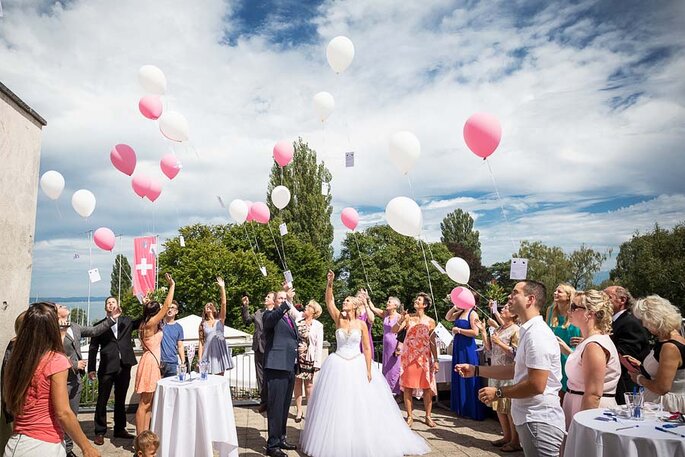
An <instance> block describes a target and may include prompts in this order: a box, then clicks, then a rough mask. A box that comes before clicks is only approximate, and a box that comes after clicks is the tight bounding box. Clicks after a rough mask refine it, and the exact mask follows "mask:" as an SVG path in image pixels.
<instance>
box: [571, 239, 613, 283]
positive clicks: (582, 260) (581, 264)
mask: <svg viewBox="0 0 685 457" xmlns="http://www.w3.org/2000/svg"><path fill="white" fill-rule="evenodd" d="M609 255H611V251H607V252H605V253H603V254H602V253H601V252H598V251H595V250H594V249H592V248H590V247H588V246H586V245H585V244H581V245H580V248H579V249H576V250H575V251H573V252H572V253H571V255H570V256H569V257H568V262H569V267H570V271H569V279H568V282H569V284H571V285H572V286H573V287H575V288H576V289H577V290H585V289H588V288H590V287H592V285H593V283H594V281H593V280H594V277H595V274H596V273H597V272H598V271H599V270H600V268H602V264H603V263H604V261H605V260H606V259H607V258H608V257H609Z"/></svg>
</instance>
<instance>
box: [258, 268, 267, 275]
mask: <svg viewBox="0 0 685 457" xmlns="http://www.w3.org/2000/svg"><path fill="white" fill-rule="evenodd" d="M259 271H261V272H262V276H266V267H259Z"/></svg>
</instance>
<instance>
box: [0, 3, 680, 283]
mask: <svg viewBox="0 0 685 457" xmlns="http://www.w3.org/2000/svg"><path fill="white" fill-rule="evenodd" d="M675 3H678V2H675ZM51 4H52V3H51V2H50V3H48V2H22V3H21V4H19V5H8V4H5V5H4V6H5V17H4V18H3V19H2V22H1V25H2V28H0V79H2V81H3V82H4V83H5V84H6V85H7V86H8V87H10V89H12V90H13V91H15V92H16V93H17V94H18V95H19V96H20V97H22V98H23V99H24V100H25V101H26V102H27V103H29V105H31V106H32V107H33V108H34V109H36V110H37V111H38V112H39V113H40V114H41V115H43V116H44V117H45V118H46V119H47V120H48V126H47V128H46V129H45V131H44V141H43V152H42V169H43V171H45V170H47V169H51V168H52V169H57V170H60V171H62V172H63V174H64V175H65V177H66V179H67V191H66V192H65V197H67V198H63V199H62V200H61V201H60V202H59V205H60V208H61V210H62V213H63V217H62V218H56V217H54V213H55V211H54V208H53V207H52V206H51V204H48V202H47V201H46V199H44V198H43V197H42V196H41V197H40V198H39V212H38V230H37V236H38V239H39V240H43V241H46V242H48V241H54V240H62V242H63V243H64V244H65V245H66V246H68V245H69V243H73V245H74V246H77V245H79V243H80V242H81V241H80V240H81V238H80V237H81V235H80V233H82V232H84V231H85V230H87V229H89V228H96V227H97V226H100V225H107V226H110V227H111V228H112V229H113V230H114V231H115V232H117V233H124V234H125V235H126V236H127V237H130V236H134V235H137V234H144V233H152V232H162V233H173V231H174V230H175V228H176V227H178V226H179V225H184V224H188V223H191V222H194V221H203V222H211V221H222V220H224V219H223V218H224V213H223V212H222V210H221V208H220V207H219V206H218V204H217V202H216V198H215V197H216V195H221V196H222V197H223V198H224V200H225V201H230V200H231V199H233V198H245V199H249V200H264V198H265V193H266V184H267V178H268V173H269V170H270V167H271V163H272V162H271V152H270V151H271V148H272V146H273V144H274V143H275V142H276V141H277V140H279V139H282V138H292V139H294V138H296V137H298V136H302V137H303V138H304V139H305V140H306V141H309V142H310V144H311V145H312V146H313V147H314V148H315V149H317V150H318V151H319V153H320V155H321V156H322V157H324V158H325V159H326V162H327V164H330V166H331V169H332V172H333V174H334V181H333V183H332V184H333V188H332V191H333V195H334V205H335V208H336V212H334V224H335V226H336V237H338V239H339V236H340V235H341V230H340V228H341V225H340V222H339V218H338V214H337V212H338V211H339V210H340V209H341V208H342V207H344V206H356V207H361V206H364V207H372V208H384V207H385V204H386V203H387V202H388V201H389V200H390V199H391V198H393V197H395V196H397V195H413V196H414V197H415V198H416V199H417V200H419V201H421V202H423V203H424V208H425V212H426V224H427V230H428V232H429V238H430V239H433V240H437V239H439V234H438V233H437V232H438V231H439V222H440V219H441V218H442V217H443V216H444V215H445V214H447V213H448V212H449V211H451V210H452V209H454V207H455V206H457V205H458V206H459V207H461V208H462V209H464V210H466V211H469V212H470V213H472V214H474V215H475V216H476V217H479V215H482V213H483V212H484V211H490V210H497V209H498V207H499V203H498V201H497V199H495V198H494V196H493V195H492V194H493V192H494V189H493V185H492V181H491V179H490V175H489V172H488V169H487V167H486V166H485V165H484V163H483V161H482V160H480V159H479V158H477V157H475V156H474V155H473V154H471V153H470V152H468V151H467V150H466V147H465V145H464V143H463V140H462V139H461V132H462V127H463V123H464V121H465V120H466V118H467V117H468V116H469V115H470V114H472V113H473V112H476V111H489V112H492V113H494V114H496V115H497V116H498V117H499V118H500V119H501V121H502V124H503V127H504V137H503V140H502V144H501V145H500V148H499V149H498V151H497V152H496V153H495V154H494V155H493V156H492V157H491V159H489V161H490V162H491V167H492V170H493V173H494V175H495V177H496V178H497V184H498V187H499V191H500V193H501V195H502V197H503V201H504V204H505V208H506V210H507V213H508V215H509V216H510V217H511V218H512V226H513V228H512V233H513V234H512V236H513V237H514V238H515V239H521V238H525V239H543V240H546V241H548V242H549V243H551V244H558V245H562V246H565V247H572V246H574V245H577V244H579V242H578V243H577V242H576V241H577V240H580V241H586V242H590V241H591V240H596V242H597V243H598V246H604V245H606V246H609V245H611V246H616V243H618V242H620V240H621V239H623V238H621V237H620V236H617V232H616V231H611V230H610V231H609V232H610V233H609V234H607V236H606V237H603V238H601V239H600V238H594V237H593V234H594V235H596V236H599V235H598V234H597V232H598V230H596V227H595V226H594V225H593V224H600V226H601V227H605V226H606V225H607V224H610V222H611V221H613V222H614V223H616V222H617V221H616V219H615V218H616V217H617V215H616V214H615V213H609V214H605V215H602V214H599V215H598V214H590V213H587V214H585V213H583V212H582V209H581V210H580V213H578V212H577V210H578V208H579V206H577V205H576V202H578V201H581V202H583V204H587V202H588V201H590V200H597V201H601V200H604V199H606V198H608V197H610V196H616V195H644V196H657V195H659V196H660V197H658V198H657V199H655V200H650V202H652V203H649V204H647V203H646V204H644V206H640V205H635V206H636V207H639V208H640V211H644V214H645V216H644V219H645V220H644V221H643V220H642V218H641V217H639V215H638V214H634V215H633V217H632V218H630V219H628V220H625V221H624V222H623V224H620V225H622V226H624V227H625V230H626V231H627V232H626V233H628V234H629V233H632V231H633V230H634V229H636V228H644V227H647V226H648V225H649V224H648V225H645V223H646V221H651V222H650V224H651V223H653V222H654V221H659V222H662V220H663V221H664V224H665V225H668V224H669V223H672V221H673V220H674V219H677V215H675V214H674V213H673V212H669V211H668V205H671V207H672V208H679V209H682V205H681V203H682V202H681V200H679V198H680V194H682V193H683V185H682V182H683V178H684V177H685V176H684V174H683V171H682V170H683V169H685V168H684V166H685V158H684V157H685V156H684V155H683V154H682V143H683V139H684V138H685V129H684V128H683V125H685V123H684V121H685V109H683V106H685V103H684V102H685V100H684V98H685V90H684V89H685V82H683V80H682V78H681V76H682V72H683V69H684V66H685V59H684V58H683V55H682V51H681V48H680V47H679V46H680V45H681V43H682V30H684V29H685V27H676V26H675V25H680V23H681V22H682V16H679V15H678V14H677V13H678V11H679V8H681V7H680V6H678V5H673V6H669V7H668V8H663V10H661V9H660V10H659V11H656V10H655V11H651V10H649V9H648V10H646V11H645V12H640V17H641V20H642V22H640V23H635V24H632V25H630V26H626V25H621V22H620V20H621V17H622V16H621V15H622V14H626V13H625V11H624V10H623V9H621V10H620V11H619V10H618V9H617V10H616V11H613V10H611V11H609V12H608V14H607V12H606V11H602V10H600V9H599V8H600V7H595V8H596V9H597V11H598V12H599V13H604V14H606V17H603V18H600V19H598V20H593V19H592V17H591V15H590V17H585V18H583V19H580V20H577V21H575V22H573V21H570V19H571V18H573V17H577V16H578V15H579V14H580V12H582V11H584V10H586V9H587V8H588V4H593V5H594V3H592V2H590V3H588V4H584V3H580V4H576V5H568V4H567V3H566V2H556V3H553V4H550V5H549V6H546V7H544V8H541V10H540V11H539V12H538V14H537V15H533V14H525V15H524V14H523V13H521V11H522V10H523V9H526V8H529V7H530V8H532V6H533V5H534V4H533V3H532V2H500V3H493V2H480V3H477V4H476V5H469V6H468V7H467V6H463V5H461V4H458V3H456V2H452V1H447V0H441V1H438V2H430V4H428V5H427V4H425V2H423V3H421V2H395V1H391V0H384V1H380V0H379V1H374V2H365V1H361V0H356V1H349V2H333V1H331V2H326V3H324V4H323V5H321V6H320V7H319V9H318V13H319V15H318V16H317V17H316V18H315V20H314V21H315V24H316V26H317V31H318V34H319V37H320V41H319V42H317V43H315V44H314V45H308V44H305V45H299V46H285V47H284V46H279V45H274V44H273V43H271V42H270V41H269V39H268V36H270V35H269V33H272V32H273V31H274V30H277V29H279V28H280V27H281V26H282V25H283V24H282V23H280V22H279V21H283V19H282V18H281V16H276V17H273V18H271V19H270V20H269V21H267V23H265V24H263V26H262V29H263V31H264V34H262V35H260V34H258V33H257V34H251V35H249V36H242V37H239V38H237V40H236V42H235V43H236V44H235V45H234V46H227V45H226V44H223V40H224V37H225V35H226V34H227V33H232V32H235V30H236V26H235V24H234V23H232V22H231V21H230V20H228V19H227V18H230V17H231V15H232V14H233V13H234V12H235V11H237V10H238V9H237V6H236V2H223V1H219V0H207V1H204V2H202V7H198V6H197V5H196V4H193V3H192V2H181V1H180V0H174V1H168V0H165V1H161V0H157V1H152V0H151V1H146V2H137V1H133V0H123V1H119V2H109V1H106V0H89V1H75V2H69V3H68V4H66V5H65V6H61V5H60V4H55V6H50V5H51ZM36 5H40V8H38V9H36ZM46 5H48V6H46ZM460 5H461V6H460ZM543 5H544V3H543ZM613 8H615V9H616V8H623V6H620V7H619V6H616V5H614V6H613ZM634 8H641V6H634ZM599 13H598V14H599ZM636 14H637V13H636ZM679 17H681V19H678V18H679ZM567 22H568V24H566V23H567ZM642 23H644V26H642V25H641V24H642ZM641 27H643V28H641ZM645 30H649V32H650V33H649V34H646V33H645ZM338 34H347V35H349V36H350V37H351V38H352V39H353V41H354V43H355V47H356V51H357V53H356V57H355V61H354V63H353V64H352V66H351V67H350V69H349V70H348V71H347V72H345V73H344V74H343V75H341V76H340V77H336V76H335V75H334V74H333V73H332V71H330V69H329V68H328V67H327V64H326V61H325V54H324V49H325V45H326V43H327V41H328V40H329V39H330V38H332V37H333V36H335V35H338ZM550 37H552V38H550ZM562 38H563V39H562ZM660 46H661V47H663V46H668V47H670V48H671V51H670V52H671V55H670V58H668V59H665V60H663V61H661V62H660V63H659V64H658V65H654V66H652V67H650V66H649V65H648V64H643V65H641V66H640V67H639V68H638V69H637V70H635V69H633V70H631V71H629V72H626V74H628V75H629V76H626V77H623V78H619V80H618V83H617V85H621V86H622V87H620V88H617V89H614V90H603V89H606V87H607V86H608V85H609V84H608V83H607V80H608V78H609V77H610V76H611V75H612V74H614V73H616V72H617V71H618V70H620V69H626V68H628V69H631V68H633V67H634V66H635V62H636V61H639V60H640V59H641V58H643V57H644V56H645V55H648V54H649V52H651V51H652V50H653V49H655V48H658V47H660ZM524 54H525V57H517V56H519V55H524ZM148 63H151V64H155V65H158V66H159V67H160V68H162V69H163V70H164V72H165V73H166V76H167V78H168V81H169V96H168V97H167V105H168V106H169V107H171V108H173V109H177V110H179V111H181V112H183V113H184V114H185V116H186V117H187V118H188V120H189V123H190V128H191V137H192V145H193V146H194V148H195V149H196V150H197V152H198V154H199V158H198V157H196V156H195V154H194V153H193V152H192V151H190V150H187V151H186V150H183V148H176V149H177V152H178V154H179V156H180V157H181V159H182V161H183V163H184V168H183V170H182V171H181V173H180V174H179V176H178V177H177V178H176V179H175V180H174V181H172V182H168V181H167V180H166V178H164V177H163V176H162V175H161V173H160V172H159V169H158V166H157V164H158V160H159V158H160V157H161V156H162V155H163V154H164V153H166V152H167V151H168V150H169V148H170V146H169V144H168V143H167V142H166V141H165V140H163V139H162V138H161V136H160V135H159V132H158V131H157V128H156V125H155V123H154V122H152V121H148V120H146V119H144V118H142V116H140V114H139V113H138V112H137V101H138V98H139V97H140V96H141V95H142V93H141V90H140V88H139V87H138V85H137V81H136V74H137V70H138V68H139V67H140V66H141V65H143V64H148ZM636 72H637V74H636ZM320 90H328V91H330V92H331V93H333V95H334V96H335V98H336V101H337V107H336V111H335V112H334V113H333V115H332V116H331V118H330V119H329V121H327V123H326V125H325V128H323V129H322V126H321V124H320V123H319V122H318V121H317V120H316V119H315V116H314V115H313V112H312V107H311V97H312V95H313V94H314V93H316V92H318V91H320ZM639 92H641V93H642V95H641V96H640V97H639V98H638V99H637V102H636V103H635V104H634V105H632V106H629V107H627V108H625V109H612V107H611V105H610V104H609V101H610V99H611V98H612V97H615V96H619V97H628V96H630V95H631V94H633V93H639ZM400 129H409V130H412V131H414V132H415V133H416V134H417V136H418V137H419V139H420V140H421V144H422V156H421V158H420V160H419V162H418V163H417V166H416V168H415V170H413V171H412V173H411V188H410V186H409V183H408V182H407V180H406V178H405V177H403V176H402V175H400V173H399V172H398V171H397V170H395V169H394V168H393V167H392V165H391V163H390V161H389V160H388V156H387V155H388V150H387V139H388V137H389V136H390V135H391V134H392V133H393V132H394V131H396V130H400ZM120 142H126V143H129V144H131V145H132V146H134V148H135V149H136V150H137V152H138V155H139V160H140V162H141V165H140V167H141V169H142V170H144V171H146V172H149V173H150V174H153V175H155V176H158V177H160V178H161V179H163V180H164V182H165V187H164V190H163V193H162V196H161V197H160V199H159V200H158V201H157V202H156V203H155V205H154V216H153V213H152V206H153V205H150V204H149V203H148V204H145V203H147V202H142V201H139V199H138V198H137V197H135V196H134V195H133V192H132V191H131V189H130V182H129V178H128V177H126V176H124V175H122V174H120V173H118V172H116V171H115V170H114V169H113V168H112V166H111V164H110V163H109V157H108V154H109V150H110V149H111V147H112V146H113V145H114V144H116V143H120ZM347 150H354V151H355V152H356V153H357V156H356V166H355V167H354V168H352V169H346V168H344V167H343V165H342V163H343V156H342V153H343V152H344V151H347ZM80 187H87V188H90V189H91V190H92V191H93V192H94V193H95V195H96V197H97V199H98V207H97V208H96V211H95V214H94V215H93V216H92V217H91V220H89V221H88V223H84V222H83V221H82V220H80V219H79V218H78V217H77V216H76V215H75V214H73V212H71V210H70V208H68V206H69V203H68V197H69V196H70V191H74V190H76V189H78V188H80ZM462 194H465V196H463V197H462V196H460V195H462ZM474 194H475V195H482V194H485V196H484V197H472V195H474ZM666 195H668V196H666ZM445 196H447V197H445ZM520 196H526V197H520ZM548 202H567V203H568V208H569V209H568V211H569V212H568V213H555V211H558V210H547V209H545V208H544V204H546V203H548ZM540 205H543V206H540ZM581 208H582V207H581ZM631 208H632V207H631ZM530 212H533V215H531V216H527V217H523V218H522V217H520V215H521V214H522V213H530ZM680 214H683V213H682V211H681V213H680ZM555 217H558V218H559V220H560V221H563V223H561V222H560V223H556V222H554V218H555ZM153 218H154V224H155V228H154V230H153V227H152V225H153ZM547 218H551V220H550V219H547ZM605 218H606V220H605ZM380 220H381V219H380V214H367V215H364V217H363V219H362V223H361V228H363V227H364V226H367V225H369V224H374V223H378V222H379V221H380ZM530 221H534V222H536V223H533V222H530ZM581 223H582V224H585V225H587V226H588V227H592V228H593V230H585V229H583V228H582V227H580V226H579V225H580V224H581ZM483 224H485V225H484V226H482V227H478V228H479V229H480V230H481V237H482V239H483V240H484V246H483V252H484V255H485V258H486V260H499V259H500V258H501V257H502V256H503V254H506V253H508V252H509V251H511V244H510V243H509V241H508V236H505V235H504V234H506V232H507V230H506V229H505V227H506V225H505V224H502V223H493V222H490V225H487V224H486V223H485V222H483ZM565 227H568V231H565ZM621 233H623V232H621ZM574 234H577V236H576V237H575V238H574V236H573V235H574ZM586 235H587V238H585V236H586ZM624 235H625V234H624ZM624 235H622V236H624ZM625 236H627V235H625ZM611 243H613V244H611ZM507 245H509V247H507ZM65 249H67V248H65ZM67 251H68V249H67ZM66 257H67V258H66V259H64V258H63V257H62V254H60V251H59V250H58V248H57V247H55V246H52V245H43V244H40V243H39V244H38V245H37V246H36V249H35V267H34V289H35V288H36V287H40V288H41V289H53V290H54V293H53V294H54V295H57V294H60V293H61V291H62V290H67V288H69V289H68V290H74V289H77V288H78V287H77V286H76V284H80V282H79V281H76V280H73V281H72V279H71V278H72V276H73V275H76V273H75V270H73V269H71V265H72V264H73V262H71V259H70V258H68V256H66ZM63 267H64V268H63ZM57 272H59V273H64V274H62V275H59V274H57ZM67 283H71V284H72V286H67Z"/></svg>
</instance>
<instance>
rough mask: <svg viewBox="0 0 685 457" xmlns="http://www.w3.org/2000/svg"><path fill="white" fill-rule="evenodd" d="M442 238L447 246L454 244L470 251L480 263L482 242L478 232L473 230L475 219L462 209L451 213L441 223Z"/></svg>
mask: <svg viewBox="0 0 685 457" xmlns="http://www.w3.org/2000/svg"><path fill="white" fill-rule="evenodd" d="M440 230H441V231H442V237H441V238H440V241H442V242H443V243H445V244H449V243H454V244H459V245H461V246H464V247H465V248H467V249H468V250H470V251H471V252H472V253H473V255H474V256H475V257H477V258H478V259H479V261H480V257H481V252H480V240H479V236H480V234H479V233H478V230H473V218H472V217H471V215H470V214H469V213H467V212H464V211H462V210H461V209H460V208H457V209H455V210H454V211H452V212H451V213H449V214H448V215H447V216H445V218H444V219H443V220H442V222H440Z"/></svg>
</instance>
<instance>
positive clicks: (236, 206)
mask: <svg viewBox="0 0 685 457" xmlns="http://www.w3.org/2000/svg"><path fill="white" fill-rule="evenodd" d="M249 212H250V208H249V207H248V206H247V203H245V202H244V201H242V200H238V199H236V200H233V201H232V202H231V204H230V205H228V213H229V214H230V215H231V217H232V218H233V220H235V222H236V223H237V224H242V223H243V222H245V220H246V219H247V213H249Z"/></svg>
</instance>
